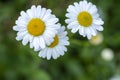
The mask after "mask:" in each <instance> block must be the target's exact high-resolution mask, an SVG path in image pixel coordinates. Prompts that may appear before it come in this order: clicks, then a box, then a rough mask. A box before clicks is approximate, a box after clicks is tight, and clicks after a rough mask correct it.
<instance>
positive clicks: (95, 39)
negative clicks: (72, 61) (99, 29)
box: [90, 33, 103, 45]
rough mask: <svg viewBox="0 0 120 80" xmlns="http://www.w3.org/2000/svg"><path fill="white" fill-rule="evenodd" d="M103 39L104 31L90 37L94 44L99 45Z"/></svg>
mask: <svg viewBox="0 0 120 80" xmlns="http://www.w3.org/2000/svg"><path fill="white" fill-rule="evenodd" d="M102 41H103V35H102V33H97V35H96V36H92V38H91V39H90V43H91V44H93V45H99V44H100V43H102Z"/></svg>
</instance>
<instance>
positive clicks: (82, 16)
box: [65, 0, 104, 39]
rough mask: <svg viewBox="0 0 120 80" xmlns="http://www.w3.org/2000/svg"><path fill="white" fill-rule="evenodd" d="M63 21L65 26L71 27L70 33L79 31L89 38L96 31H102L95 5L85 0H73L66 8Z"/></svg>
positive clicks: (101, 21) (100, 20)
mask: <svg viewBox="0 0 120 80" xmlns="http://www.w3.org/2000/svg"><path fill="white" fill-rule="evenodd" d="M67 12H68V13H67V14H66V17H67V18H68V19H66V20H65V22H66V23H67V24H68V26H67V28H68V29H71V32H72V33H76V32H77V31H78V32H79V34H80V35H82V36H83V37H86V36H87V38H88V39H91V37H92V36H95V35H96V34H97V30H98V31H103V27H102V25H103V24H104V22H103V20H102V19H101V18H100V17H99V14H98V10H97V8H96V6H95V5H93V4H92V3H91V2H87V1H86V0H84V1H80V2H79V3H77V2H75V3H74V5H70V6H69V7H68V9H67Z"/></svg>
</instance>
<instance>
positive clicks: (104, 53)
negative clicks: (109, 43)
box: [101, 48, 114, 61]
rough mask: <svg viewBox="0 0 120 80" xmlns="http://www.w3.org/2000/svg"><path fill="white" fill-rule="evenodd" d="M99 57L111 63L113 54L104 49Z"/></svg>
mask: <svg viewBox="0 0 120 80" xmlns="http://www.w3.org/2000/svg"><path fill="white" fill-rule="evenodd" d="M101 57H102V58H103V59H104V60H106V61H111V60H112V59H113V58H114V52H113V50H111V49H109V48H105V49H103V50H102V52H101Z"/></svg>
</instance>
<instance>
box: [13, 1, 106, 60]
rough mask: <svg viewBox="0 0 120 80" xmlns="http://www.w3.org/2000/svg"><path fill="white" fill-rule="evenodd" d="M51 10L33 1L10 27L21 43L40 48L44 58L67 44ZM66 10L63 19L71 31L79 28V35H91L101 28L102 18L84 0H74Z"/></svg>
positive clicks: (61, 49)
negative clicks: (15, 32)
mask: <svg viewBox="0 0 120 80" xmlns="http://www.w3.org/2000/svg"><path fill="white" fill-rule="evenodd" d="M51 12H52V11H51V10H50V9H46V8H42V7H41V6H35V5H33V6H32V7H31V8H30V9H28V10H27V11H26V12H25V11H21V13H20V16H19V17H18V19H17V20H16V25H15V26H14V27H13V30H15V31H17V37H16V40H18V41H20V40H22V44H23V45H27V44H28V43H29V44H30V48H34V50H35V51H40V52H39V56H40V57H43V58H47V59H48V60H49V59H51V58H54V59H56V58H58V57H59V56H60V55H64V53H65V52H66V51H67V48H66V46H67V45H69V41H68V37H67V32H66V31H65V27H64V26H61V24H60V23H58V21H59V19H58V18H56V16H55V15H53V14H51ZM67 12H68V13H67V14H66V17H67V19H66V20H65V22H66V23H67V24H68V25H67V28H68V29H71V32H72V33H76V32H77V31H79V34H80V35H82V36H83V37H86V36H87V38H88V39H91V38H92V36H96V34H97V31H103V27H102V25H103V24H104V22H103V21H102V19H101V18H100V17H99V14H98V12H97V8H96V6H95V5H93V4H92V3H90V2H87V1H86V0H83V1H80V2H79V3H77V2H75V3H74V5H70V6H69V7H68V9H67Z"/></svg>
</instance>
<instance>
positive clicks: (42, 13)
mask: <svg viewBox="0 0 120 80" xmlns="http://www.w3.org/2000/svg"><path fill="white" fill-rule="evenodd" d="M45 13H46V8H42V9H41V14H40V18H41V19H43V17H44V15H45Z"/></svg>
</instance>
